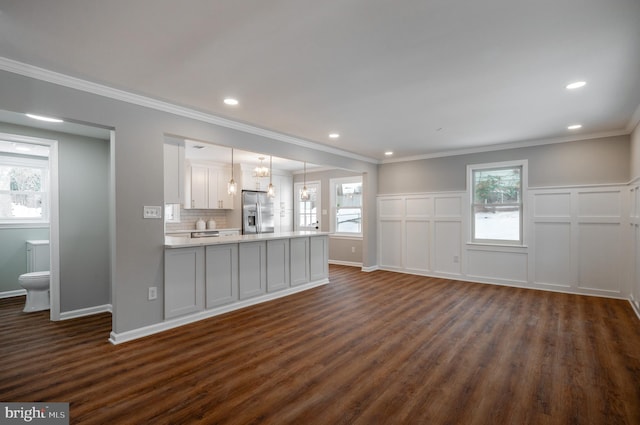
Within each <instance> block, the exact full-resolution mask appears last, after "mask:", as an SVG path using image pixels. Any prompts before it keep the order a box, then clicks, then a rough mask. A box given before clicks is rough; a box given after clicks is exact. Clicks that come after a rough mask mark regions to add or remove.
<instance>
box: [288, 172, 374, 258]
mask: <svg viewBox="0 0 640 425" xmlns="http://www.w3.org/2000/svg"><path fill="white" fill-rule="evenodd" d="M356 175H358V176H359V175H362V173H354V172H353V171H346V170H327V171H320V172H313V173H309V172H307V181H308V182H310V181H319V182H320V191H321V196H322V209H326V210H327V215H325V216H322V218H321V220H320V230H322V231H323V232H328V231H330V228H331V223H330V222H329V221H330V220H331V213H330V211H331V210H330V208H331V206H330V205H329V202H330V200H331V193H330V192H331V187H330V186H329V181H330V180H331V179H336V178H340V177H351V176H356ZM303 180H304V176H303V175H302V174H296V175H294V177H293V181H294V183H301V182H302V181H303ZM352 247H354V248H355V252H351V251H352V250H351V248H352ZM362 249H363V244H362V241H361V240H355V239H340V238H334V237H331V238H329V260H334V261H345V262H349V263H362V258H363V257H362Z"/></svg>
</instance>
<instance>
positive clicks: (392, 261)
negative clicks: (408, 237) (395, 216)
mask: <svg viewBox="0 0 640 425" xmlns="http://www.w3.org/2000/svg"><path fill="white" fill-rule="evenodd" d="M402 235H403V232H402V220H393V221H392V220H381V221H380V224H379V229H378V237H379V240H378V248H379V250H378V251H379V258H378V261H379V262H380V266H381V267H392V268H402V267H403V264H402Z"/></svg>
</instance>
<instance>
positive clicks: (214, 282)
mask: <svg viewBox="0 0 640 425" xmlns="http://www.w3.org/2000/svg"><path fill="white" fill-rule="evenodd" d="M164 247H165V254H164V255H165V262H164V268H165V278H164V306H165V308H164V319H165V321H167V320H175V321H177V322H179V323H177V324H176V325H179V324H184V323H189V322H193V321H196V320H201V319H204V318H207V317H211V316H215V315H218V314H222V313H226V312H228V311H232V310H236V309H239V308H243V307H247V306H249V305H253V304H258V303H261V302H265V301H269V300H272V299H275V298H280V297H283V296H287V295H290V294H293V293H296V292H300V291H303V290H307V289H311V288H314V287H316V286H320V285H324V284H327V283H329V266H328V264H329V263H328V233H326V232H316V231H299V232H280V233H266V234H253V235H229V236H218V237H205V238H188V237H175V236H166V237H165V245H164Z"/></svg>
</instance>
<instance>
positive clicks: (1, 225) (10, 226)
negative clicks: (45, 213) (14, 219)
mask: <svg viewBox="0 0 640 425" xmlns="http://www.w3.org/2000/svg"><path fill="white" fill-rule="evenodd" d="M48 228H49V223H47V222H40V223H0V229H48Z"/></svg>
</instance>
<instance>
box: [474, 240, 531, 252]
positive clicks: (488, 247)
mask: <svg viewBox="0 0 640 425" xmlns="http://www.w3.org/2000/svg"><path fill="white" fill-rule="evenodd" d="M467 248H469V249H476V250H478V251H499V250H502V251H513V252H519V251H527V250H528V249H529V246H528V245H514V244H508V243H502V244H501V243H486V242H482V243H480V242H467Z"/></svg>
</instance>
